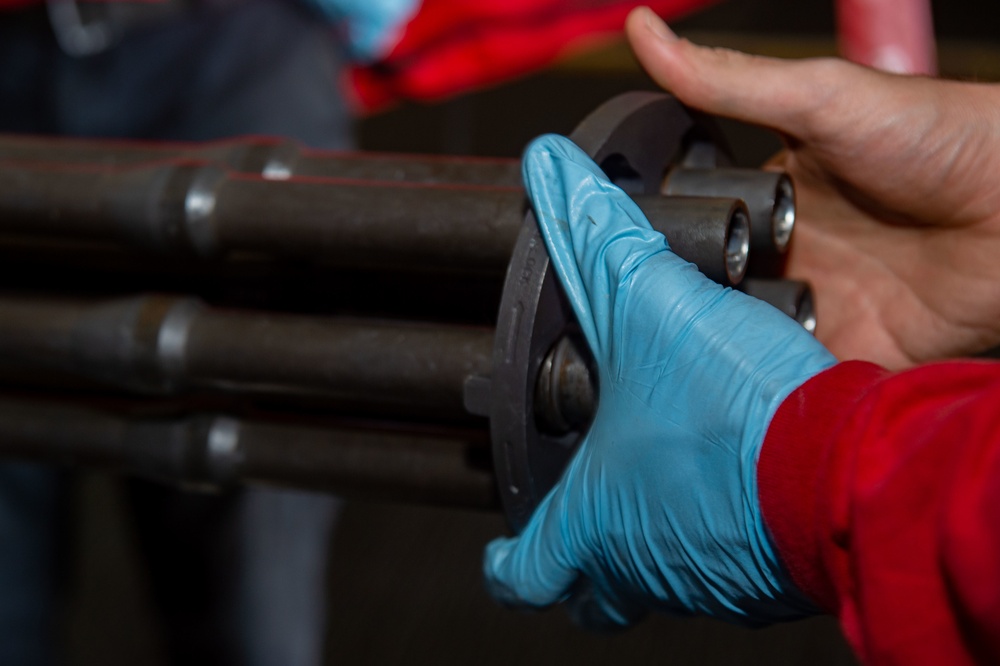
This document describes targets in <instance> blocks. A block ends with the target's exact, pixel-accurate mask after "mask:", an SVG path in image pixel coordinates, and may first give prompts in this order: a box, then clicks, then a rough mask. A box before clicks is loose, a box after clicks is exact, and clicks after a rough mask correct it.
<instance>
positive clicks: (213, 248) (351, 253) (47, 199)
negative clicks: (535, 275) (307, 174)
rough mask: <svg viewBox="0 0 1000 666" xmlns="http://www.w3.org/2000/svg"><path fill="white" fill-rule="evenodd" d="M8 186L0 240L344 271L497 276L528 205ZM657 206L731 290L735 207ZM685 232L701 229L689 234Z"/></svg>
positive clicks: (21, 178)
mask: <svg viewBox="0 0 1000 666" xmlns="http://www.w3.org/2000/svg"><path fill="white" fill-rule="evenodd" d="M3 174H4V177H3V178H2V179H0V235H4V234H7V235H21V236H25V237H34V238H39V237H59V238H63V239H77V240H88V241H104V242H115V243H119V244H125V245H129V246H138V247H143V248H149V249H153V250H157V251H160V252H178V253H182V254H183V253H194V254H200V255H202V256H211V255H214V254H219V253H227V252H235V251H243V252H252V253H256V254H262V255H266V256H281V257H296V258H308V259H312V260H316V261H320V262H323V263H326V264H328V265H335V266H341V267H354V268H375V269H379V268H385V269H393V270H400V269H413V270H428V271H442V270H444V271H464V272H466V273H484V274H485V273H492V274H498V273H500V272H501V271H503V270H504V269H505V268H506V267H507V262H508V261H509V259H510V255H511V252H512V249H513V245H514V242H515V239H516V237H517V234H518V232H519V231H520V228H521V226H522V224H523V212H524V195H523V192H522V191H521V190H520V189H514V188H509V189H505V188H493V187H443V186H441V187H439V186H422V185H388V184H374V183H354V182H344V181H337V180H322V179H317V180H308V179H305V180H303V179H300V180H295V179H292V180H287V181H269V180H265V179H262V178H259V177H255V176H246V175H235V174H232V173H227V172H224V171H221V170H219V169H217V168H215V167H211V166H204V165H195V164H166V165H159V166H155V167H140V168H136V169H121V170H107V169H80V168H76V169H73V168H59V169H51V168H42V167H38V166H24V165H13V166H5V167H4V169H3ZM661 198H662V197H653V198H652V200H651V201H648V202H646V203H645V204H644V205H646V206H647V207H648V208H651V207H653V206H656V207H657V208H658V209H661V208H662V209H665V210H666V209H669V210H668V212H666V213H664V214H663V215H658V214H657V215H653V217H656V218H662V219H660V221H659V222H658V223H659V224H661V226H663V227H664V230H665V231H666V232H667V233H666V235H667V238H668V240H669V241H670V244H671V247H672V248H673V249H674V251H675V252H677V254H679V255H680V256H682V257H684V258H685V259H688V260H689V261H693V262H694V263H695V264H697V265H698V267H699V268H700V269H702V270H703V271H705V272H706V273H708V274H709V275H712V276H716V277H717V279H719V281H720V282H723V283H725V284H728V283H733V282H735V281H736V274H738V273H739V270H740V268H739V265H740V264H741V263H742V262H743V261H745V259H746V258H745V255H744V252H745V250H744V248H743V242H742V234H741V233H738V232H737V230H739V229H742V220H743V215H742V213H741V212H740V211H736V210H735V208H734V206H733V205H732V204H731V203H729V204H726V203H722V202H712V201H703V202H701V203H698V202H685V201H681V200H674V199H673V198H671V197H668V198H666V201H663V202H657V201H655V200H656V199H661ZM727 206H728V208H727ZM727 215H728V216H727ZM673 219H676V220H677V223H673V222H671V220H673ZM685 221H693V222H697V225H694V226H693V227H692V228H690V229H685V228H684V225H683V224H681V222H685ZM713 224H714V225H715V226H712V225H713ZM694 227H697V228H694ZM713 229H714V231H713Z"/></svg>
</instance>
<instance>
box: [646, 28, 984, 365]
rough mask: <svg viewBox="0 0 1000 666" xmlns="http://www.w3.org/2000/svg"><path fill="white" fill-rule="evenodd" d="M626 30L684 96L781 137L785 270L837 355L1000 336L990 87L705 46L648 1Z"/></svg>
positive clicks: (926, 350)
mask: <svg viewBox="0 0 1000 666" xmlns="http://www.w3.org/2000/svg"><path fill="white" fill-rule="evenodd" d="M627 32H628V36H629V40H630V42H631V44H632V48H633V50H634V51H635V53H636V55H637V57H638V58H639V60H640V62H641V63H642V64H643V66H644V67H645V68H646V70H647V71H648V72H649V73H650V75H651V76H652V77H653V78H654V79H655V80H656V81H657V82H658V83H660V85H662V86H663V87H664V88H666V89H667V90H669V91H670V92H672V93H673V94H674V95H676V96H677V97H678V98H679V99H680V100H681V101H683V102H684V103H686V104H688V105H689V106H692V107H695V108H698V109H701V110H704V111H706V112H708V113H712V114H715V115H720V116H727V117H730V118H735V119H737V120H742V121H745V122H749V123H754V124H757V125H761V126H765V127H768V128H771V129H773V130H775V131H777V132H779V133H781V134H782V135H783V136H784V137H785V140H786V145H787V149H786V150H785V151H784V152H782V153H781V154H779V155H778V157H777V158H776V159H775V160H774V162H775V163H776V164H778V165H780V166H781V167H783V168H784V169H785V170H786V171H787V172H788V173H789V174H790V175H791V176H792V178H793V179H794V180H795V184H796V188H797V195H798V220H797V223H796V232H795V236H794V237H793V242H792V248H791V254H790V257H789V264H788V273H789V276H790V277H795V278H800V279H805V280H809V281H810V282H811V283H812V284H813V287H814V289H815V293H816V301H817V303H816V306H817V311H818V315H819V328H818V330H817V336H818V337H819V339H820V340H821V341H822V342H823V343H824V344H825V345H826V346H827V347H828V348H829V349H830V350H831V351H832V352H833V353H834V354H835V355H837V356H838V357H839V358H841V359H848V358H856V359H865V360H870V361H875V362H877V363H880V364H882V365H885V366H887V367H891V368H903V367H907V366H910V365H913V364H915V363H919V362H922V361H928V360H933V359H939V358H947V357H952V356H958V355H963V354H970V353H973V352H978V351H982V350H984V349H987V348H989V347H992V346H996V345H998V344H1000V88H998V87H996V86H993V85H983V84H972V83H959V82H953V81H941V80H934V79H926V78H916V77H906V76H898V75H891V74H885V73H881V72H876V71H874V70H869V69H865V68H862V67H858V66H856V65H851V64H849V63H847V62H844V61H841V60H834V59H818V60H815V59H814V60H801V61H787V62H786V61H780V60H775V59H769V58H761V57H756V56H748V55H744V54H741V53H737V52H733V51H727V50H719V49H708V48H704V47H700V46H696V45H694V44H691V43H690V42H688V41H686V40H680V39H678V38H677V37H676V36H674V35H673V33H671V32H670V31H669V29H668V28H667V27H666V26H665V25H664V24H663V22H662V21H660V19H659V18H657V17H656V16H655V15H654V14H653V13H652V12H651V11H649V10H647V9H637V10H635V11H633V12H632V14H631V15H630V16H629V20H628V24H627Z"/></svg>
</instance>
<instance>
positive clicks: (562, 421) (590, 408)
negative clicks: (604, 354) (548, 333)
mask: <svg viewBox="0 0 1000 666" xmlns="http://www.w3.org/2000/svg"><path fill="white" fill-rule="evenodd" d="M585 344H586V343H584V342H582V341H581V342H580V343H576V342H574V341H573V340H572V339H571V338H569V337H564V338H561V339H560V340H559V341H558V342H556V344H555V345H554V346H553V347H552V350H551V351H550V352H549V353H548V354H546V356H545V360H543V361H542V367H541V369H540V370H539V372H538V384H537V386H536V387H535V420H536V423H537V424H538V428H539V429H540V430H542V431H543V432H545V433H547V434H550V435H565V434H566V433H568V432H571V431H574V430H576V431H580V430H583V429H584V428H586V426H587V424H588V423H590V419H591V418H592V417H593V416H594V409H595V408H596V406H597V394H596V393H597V391H596V387H595V386H594V380H593V375H592V373H591V371H590V368H588V367H587V361H586V359H585V358H584V356H583V354H581V353H580V347H582V346H584V345H585Z"/></svg>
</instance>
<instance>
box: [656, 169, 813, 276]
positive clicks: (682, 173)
mask: <svg viewBox="0 0 1000 666" xmlns="http://www.w3.org/2000/svg"><path fill="white" fill-rule="evenodd" d="M663 194H674V195H682V196H699V197H736V198H738V199H743V201H744V202H746V205H747V210H748V211H749V213H750V245H751V246H752V250H751V251H752V252H753V255H754V258H753V260H752V261H751V270H752V271H753V272H754V274H762V273H764V272H767V273H769V274H771V273H774V272H775V270H776V267H777V266H779V265H780V261H781V255H782V254H783V253H784V252H785V250H786V249H787V247H788V241H789V239H790V238H791V236H792V230H793V228H794V226H795V188H794V187H793V185H792V181H791V179H790V178H789V177H788V176H787V175H785V174H783V173H777V172H773V171H761V170H759V169H687V168H677V169H673V170H672V171H670V173H669V174H667V179H666V181H665V182H664V184H663Z"/></svg>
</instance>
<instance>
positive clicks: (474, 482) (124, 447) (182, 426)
mask: <svg viewBox="0 0 1000 666" xmlns="http://www.w3.org/2000/svg"><path fill="white" fill-rule="evenodd" d="M0 457H3V458H5V459H6V458H15V459H19V460H30V461H45V462H57V463H61V464H70V465H88V466H92V467H98V468H105V469H111V470H115V471H119V472H126V473H132V474H138V475H140V476H144V477H148V478H154V479H157V480H161V481H167V482H170V483H175V484H181V485H183V486H186V487H194V488H204V487H210V488H215V487H221V486H227V485H231V484H233V483H266V484H272V485H281V486H291V487H295V488H306V489H312V490H323V491H331V492H335V493H337V494H339V495H343V496H346V497H361V498H375V499H390V500H398V501H406V502H421V503H428V504H443V505H452V506H461V507H466V508H477V509H496V508H498V506H499V503H498V499H497V493H496V489H495V482H494V479H493V474H492V472H491V470H490V464H489V454H488V450H487V444H486V442H485V441H481V440H477V439H475V438H465V437H461V436H459V435H440V436H439V435H409V434H399V433H393V432H373V431H362V430H354V429H347V428H318V427H301V426H289V425H284V424H275V423H269V422H258V421H246V420H240V419H236V418H232V417H229V416H221V415H204V416H196V417H185V418H174V419H170V418H168V419H152V418H135V417H128V416H122V415H118V414H114V413H110V412H106V411H97V410H94V409H89V408H82V407H76V406H67V405H62V404H54V403H50V402H40V401H27V400H14V399H10V398H0Z"/></svg>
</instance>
